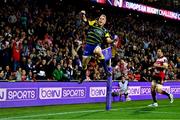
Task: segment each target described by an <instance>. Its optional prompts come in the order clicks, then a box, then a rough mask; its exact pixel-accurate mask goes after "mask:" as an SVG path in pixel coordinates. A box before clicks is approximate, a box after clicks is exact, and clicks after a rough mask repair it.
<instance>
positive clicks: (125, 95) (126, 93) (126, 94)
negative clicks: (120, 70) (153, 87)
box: [124, 91, 131, 101]
mask: <svg viewBox="0 0 180 120" xmlns="http://www.w3.org/2000/svg"><path fill="white" fill-rule="evenodd" d="M124 97H125V100H126V101H131V98H130V97H129V96H128V92H127V91H125V92H124Z"/></svg>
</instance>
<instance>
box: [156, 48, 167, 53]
mask: <svg viewBox="0 0 180 120" xmlns="http://www.w3.org/2000/svg"><path fill="white" fill-rule="evenodd" d="M157 50H161V52H162V53H164V51H165V50H164V49H162V48H158V49H157Z"/></svg>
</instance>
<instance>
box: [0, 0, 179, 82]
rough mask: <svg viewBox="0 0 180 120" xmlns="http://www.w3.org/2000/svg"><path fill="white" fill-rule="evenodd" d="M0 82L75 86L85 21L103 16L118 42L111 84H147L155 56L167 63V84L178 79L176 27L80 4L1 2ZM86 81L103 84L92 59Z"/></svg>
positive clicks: (171, 22) (161, 20)
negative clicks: (122, 79)
mask: <svg viewBox="0 0 180 120" xmlns="http://www.w3.org/2000/svg"><path fill="white" fill-rule="evenodd" d="M0 3H1V4H0V81H2V80H5V81H11V80H15V81H39V80H44V81H67V82H68V81H74V80H79V79H80V77H81V68H82V62H81V59H82V54H83V48H84V43H85V37H86V32H87V26H86V25H85V24H84V23H83V22H82V20H81V15H80V14H79V12H80V11H81V10H82V9H85V10H86V13H87V17H88V18H89V19H96V18H97V17H98V16H99V15H100V14H101V13H105V14H106V15H107V24H106V26H105V27H106V28H107V29H108V30H109V32H110V34H111V35H112V38H113V36H114V35H117V36H118V38H117V39H119V40H120V41H121V42H120V44H119V48H116V49H115V48H114V49H113V51H112V52H113V58H112V67H113V79H114V80H118V79H119V78H120V76H121V75H122V74H126V75H127V77H128V79H129V80H132V81H150V79H151V70H150V69H148V68H149V67H151V66H152V64H153V63H154V62H155V60H156V58H157V54H156V51H157V49H158V48H162V49H163V50H164V51H165V53H164V54H165V56H166V57H167V58H168V61H169V68H168V70H167V71H166V78H165V79H166V80H178V79H180V70H179V69H180V28H178V25H179V23H178V21H174V20H165V19H164V18H161V17H159V16H155V15H143V14H141V15H140V14H138V13H136V12H133V11H127V10H119V9H118V10H117V8H111V9H110V8H109V7H107V6H103V7H102V6H96V5H92V4H86V3H84V1H82V0H79V1H70V0H67V1H63V0H52V1H51V0H43V1H41V0H3V1H1V2H0ZM86 75H87V77H86V81H97V80H104V79H105V78H104V76H105V75H104V71H103V68H102V66H101V65H98V64H97V63H96V61H95V59H92V60H91V61H90V63H89V65H88V70H87V71H86Z"/></svg>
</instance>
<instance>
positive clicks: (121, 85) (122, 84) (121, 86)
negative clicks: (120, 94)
mask: <svg viewBox="0 0 180 120" xmlns="http://www.w3.org/2000/svg"><path fill="white" fill-rule="evenodd" d="M119 87H120V91H124V90H127V89H128V81H127V80H125V81H124V83H122V81H120V82H119Z"/></svg>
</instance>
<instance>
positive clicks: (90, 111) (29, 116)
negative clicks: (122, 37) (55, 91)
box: [0, 105, 180, 120]
mask: <svg viewBox="0 0 180 120" xmlns="http://www.w3.org/2000/svg"><path fill="white" fill-rule="evenodd" d="M167 106H170V105H161V106H159V107H155V108H161V107H167ZM171 106H172V105H171ZM138 108H153V107H148V106H139V107H133V108H132V107H127V108H119V109H111V110H110V111H118V110H131V111H132V110H133V109H138ZM105 111H106V110H84V111H71V112H59V113H49V114H37V115H25V116H19V117H6V118H0V120H10V119H24V118H33V117H43V116H53V115H66V114H78V113H93V112H105ZM139 112H151V113H156V114H159V113H165V114H176V115H177V114H178V115H180V113H175V112H157V111H154V112H153V111H146V110H141V111H139Z"/></svg>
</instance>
